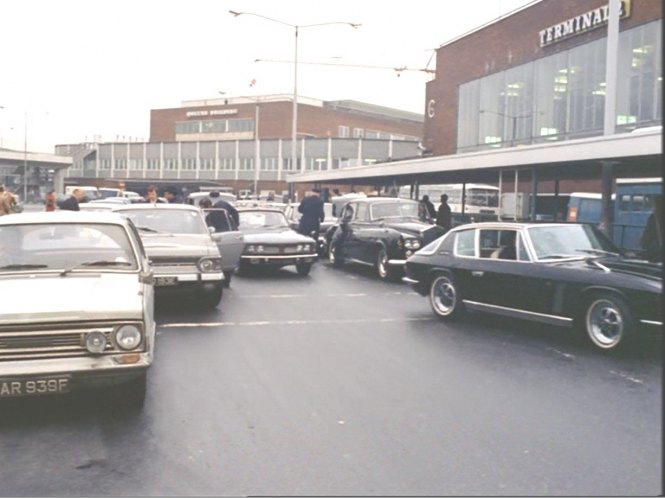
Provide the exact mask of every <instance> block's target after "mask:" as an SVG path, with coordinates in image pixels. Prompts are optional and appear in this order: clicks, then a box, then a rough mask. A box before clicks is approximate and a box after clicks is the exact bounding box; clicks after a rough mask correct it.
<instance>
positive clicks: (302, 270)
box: [296, 263, 312, 277]
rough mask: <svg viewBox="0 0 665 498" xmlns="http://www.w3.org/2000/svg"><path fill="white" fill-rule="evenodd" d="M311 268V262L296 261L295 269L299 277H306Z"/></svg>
mask: <svg viewBox="0 0 665 498" xmlns="http://www.w3.org/2000/svg"><path fill="white" fill-rule="evenodd" d="M311 269H312V263H296V271H297V272H298V275H300V276H301V277H306V276H307V275H309V271H310V270H311Z"/></svg>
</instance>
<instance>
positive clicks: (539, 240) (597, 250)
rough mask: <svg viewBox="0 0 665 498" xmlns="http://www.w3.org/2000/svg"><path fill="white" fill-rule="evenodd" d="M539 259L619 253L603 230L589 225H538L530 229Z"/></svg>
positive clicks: (530, 235)
mask: <svg viewBox="0 0 665 498" xmlns="http://www.w3.org/2000/svg"><path fill="white" fill-rule="evenodd" d="M528 233H529V237H530V238H531V243H532V245H533V248H534V249H535V251H536V257H537V258H538V259H560V258H582V257H589V256H590V255H591V256H593V255H598V256H600V255H607V254H608V253H610V254H619V253H620V250H619V249H618V248H617V247H616V246H615V245H614V244H613V243H612V242H610V240H609V239H607V237H605V236H604V235H603V234H602V232H600V231H599V230H597V229H594V228H593V227H591V226H589V225H557V226H547V225H544V226H538V227H530V228H529V229H528Z"/></svg>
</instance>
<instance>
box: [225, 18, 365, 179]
mask: <svg viewBox="0 0 665 498" xmlns="http://www.w3.org/2000/svg"><path fill="white" fill-rule="evenodd" d="M229 14H232V15H233V16H234V17H238V16H242V15H247V16H255V17H260V18H262V19H265V20H267V21H272V22H276V23H278V24H282V25H284V26H288V27H290V28H293V29H294V35H295V43H294V55H293V122H292V127H291V161H292V167H295V166H296V165H297V164H298V152H297V150H298V148H297V146H296V140H297V138H298V31H299V30H300V29H301V28H313V27H316V26H331V25H334V24H345V25H347V26H351V27H352V28H354V29H356V28H358V27H359V26H360V24H357V23H352V22H345V21H335V22H323V23H316V24H291V23H288V22H285V21H280V20H279V19H274V18H272V17H267V16H264V15H261V14H255V13H253V12H238V11H235V10H229Z"/></svg>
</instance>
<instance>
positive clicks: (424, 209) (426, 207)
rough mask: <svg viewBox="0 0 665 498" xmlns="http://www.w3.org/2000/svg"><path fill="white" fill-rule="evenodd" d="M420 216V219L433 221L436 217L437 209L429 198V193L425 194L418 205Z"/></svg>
mask: <svg viewBox="0 0 665 498" xmlns="http://www.w3.org/2000/svg"><path fill="white" fill-rule="evenodd" d="M418 218H420V221H426V222H432V220H435V219H436V209H434V204H432V201H430V200H429V195H427V194H425V195H423V198H422V200H421V201H420V204H419V205H418Z"/></svg>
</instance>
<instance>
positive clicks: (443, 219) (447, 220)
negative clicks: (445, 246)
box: [436, 194, 452, 231]
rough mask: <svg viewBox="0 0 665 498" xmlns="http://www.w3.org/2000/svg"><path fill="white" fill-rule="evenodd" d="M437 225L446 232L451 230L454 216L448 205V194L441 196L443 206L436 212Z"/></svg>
mask: <svg viewBox="0 0 665 498" xmlns="http://www.w3.org/2000/svg"><path fill="white" fill-rule="evenodd" d="M436 224H437V225H439V226H440V227H443V228H445V230H446V231H448V230H450V228H451V226H452V214H451V212H450V206H449V205H448V195H447V194H441V205H440V206H439V209H438V210H437V212H436Z"/></svg>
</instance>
